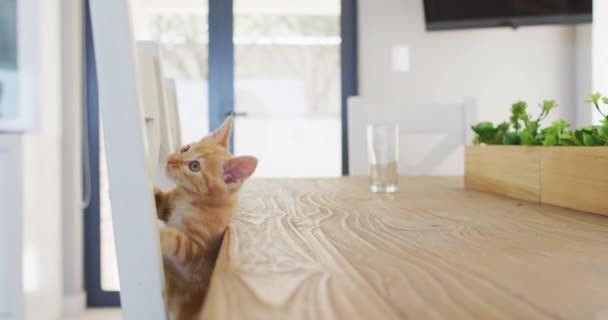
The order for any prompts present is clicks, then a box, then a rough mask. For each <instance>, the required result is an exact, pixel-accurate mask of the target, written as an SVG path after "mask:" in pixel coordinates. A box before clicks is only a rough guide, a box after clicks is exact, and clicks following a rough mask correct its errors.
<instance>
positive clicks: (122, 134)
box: [90, 0, 168, 320]
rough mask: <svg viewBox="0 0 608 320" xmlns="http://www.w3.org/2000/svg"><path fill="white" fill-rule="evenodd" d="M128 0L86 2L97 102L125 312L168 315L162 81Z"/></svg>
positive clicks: (131, 319) (152, 318)
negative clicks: (162, 238) (159, 201)
mask: <svg viewBox="0 0 608 320" xmlns="http://www.w3.org/2000/svg"><path fill="white" fill-rule="evenodd" d="M128 5H129V4H128V2H126V1H123V0H91V1H90V9H91V21H92V26H93V39H94V44H95V58H96V62H97V77H98V86H99V87H98V89H99V104H100V110H101V116H102V119H103V121H102V122H103V132H104V138H105V145H106V156H107V166H108V179H109V190H110V199H111V206H112V216H113V219H112V220H113V224H114V235H115V242H116V251H117V260H118V271H119V277H120V286H121V293H120V296H121V304H122V310H123V317H124V319H125V320H139V319H147V320H161V319H167V314H166V306H165V302H164V299H163V296H164V278H163V268H162V260H161V259H162V255H161V252H160V242H159V237H158V230H157V218H156V208H155V204H154V198H153V187H154V182H155V177H156V173H157V170H158V164H159V158H161V157H162V153H163V152H164V151H163V147H162V145H163V140H166V139H165V138H163V136H165V135H166V134H165V133H162V130H163V124H162V122H161V120H162V119H161V118H162V116H163V115H165V116H166V110H163V104H164V101H163V98H161V97H162V95H161V93H162V92H163V91H164V88H163V85H162V83H163V81H162V77H160V76H159V74H160V68H159V67H158V66H159V65H158V60H157V59H155V53H154V52H153V48H151V47H150V45H149V44H141V45H139V48H140V49H139V51H138V50H136V46H135V42H134V40H133V35H132V31H131V22H130V16H129V8H128ZM144 93H145V94H144ZM165 129H166V128H165ZM165 132H167V130H165ZM164 143H166V141H165V142H164ZM164 148H168V146H165V147H164Z"/></svg>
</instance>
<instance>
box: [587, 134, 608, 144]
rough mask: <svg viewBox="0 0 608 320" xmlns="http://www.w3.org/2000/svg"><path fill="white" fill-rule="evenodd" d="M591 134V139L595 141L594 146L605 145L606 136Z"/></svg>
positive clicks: (607, 140)
mask: <svg viewBox="0 0 608 320" xmlns="http://www.w3.org/2000/svg"><path fill="white" fill-rule="evenodd" d="M591 136H592V137H593V141H594V142H595V145H596V146H603V145H606V143H607V142H608V139H607V138H605V137H602V136H600V135H597V134H592V135H591Z"/></svg>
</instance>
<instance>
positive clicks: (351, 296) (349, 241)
mask: <svg viewBox="0 0 608 320" xmlns="http://www.w3.org/2000/svg"><path fill="white" fill-rule="evenodd" d="M400 184H401V189H400V191H399V192H398V193H395V194H393V195H380V194H372V193H370V192H369V191H368V179H367V178H337V179H300V180H298V179H293V180H257V181H256V180H253V181H251V182H250V183H249V184H248V185H247V187H246V188H244V190H243V193H242V196H241V201H240V205H241V208H240V212H239V214H238V216H237V218H236V220H235V222H234V223H233V225H232V226H231V228H230V229H229V230H228V231H227V234H226V236H225V238H224V243H223V245H222V249H221V252H220V257H219V258H218V262H217V265H216V270H215V272H214V275H213V279H212V283H211V288H210V292H209V296H208V298H207V301H206V304H205V308H204V312H203V318H204V319H372V320H380V319H429V318H432V319H488V318H492V319H496V318H502V319H608V217H604V216H599V215H593V214H587V213H582V212H577V211H572V210H567V209H560V208H555V207H551V206H546V205H540V204H535V203H530V202H525V201H518V200H511V199H507V198H503V197H499V196H494V195H491V194H485V193H481V192H475V191H467V190H464V189H463V182H462V178H447V177H404V178H402V179H401V181H400Z"/></svg>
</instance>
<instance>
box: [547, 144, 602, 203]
mask: <svg viewBox="0 0 608 320" xmlns="http://www.w3.org/2000/svg"><path fill="white" fill-rule="evenodd" d="M541 201H542V202H543V203H547V204H552V205H556V206H560V207H566V208H572V209H577V210H582V211H587V212H593V213H598V214H603V215H608V147H581V148H575V147H570V148H564V147H562V148H560V147H555V148H543V152H542V159H541Z"/></svg>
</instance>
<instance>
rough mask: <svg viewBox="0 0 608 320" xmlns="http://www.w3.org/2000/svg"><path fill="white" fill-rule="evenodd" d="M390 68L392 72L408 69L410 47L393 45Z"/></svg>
mask: <svg viewBox="0 0 608 320" xmlns="http://www.w3.org/2000/svg"><path fill="white" fill-rule="evenodd" d="M392 50H393V52H392V63H391V64H392V70H393V72H409V71H410V48H409V47H408V46H405V45H399V46H393V49H392Z"/></svg>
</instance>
